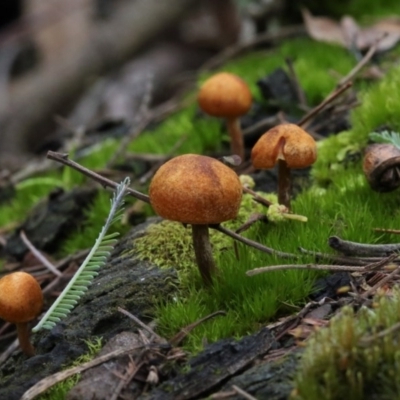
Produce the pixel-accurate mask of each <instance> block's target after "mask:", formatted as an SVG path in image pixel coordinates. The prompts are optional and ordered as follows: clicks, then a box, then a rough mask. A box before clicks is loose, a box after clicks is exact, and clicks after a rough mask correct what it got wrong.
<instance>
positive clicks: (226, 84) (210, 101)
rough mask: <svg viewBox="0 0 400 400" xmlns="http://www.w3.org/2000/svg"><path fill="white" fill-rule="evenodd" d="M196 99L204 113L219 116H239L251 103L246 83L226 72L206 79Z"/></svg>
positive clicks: (244, 112)
mask: <svg viewBox="0 0 400 400" xmlns="http://www.w3.org/2000/svg"><path fill="white" fill-rule="evenodd" d="M197 100H198V103H199V106H200V108H201V109H202V110H203V111H204V112H205V113H207V114H209V115H212V116H214V117H221V118H237V117H240V116H241V115H244V114H246V113H247V112H248V111H249V109H250V107H251V103H252V97H251V92H250V90H249V88H248V86H247V84H246V83H245V82H244V81H243V80H242V79H241V78H239V77H238V76H236V75H234V74H230V73H228V72H220V73H218V74H215V75H213V76H212V77H211V78H209V79H208V80H206V81H205V82H204V84H203V85H202V87H201V88H200V91H199V94H198V98H197Z"/></svg>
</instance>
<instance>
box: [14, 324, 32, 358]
mask: <svg viewBox="0 0 400 400" xmlns="http://www.w3.org/2000/svg"><path fill="white" fill-rule="evenodd" d="M15 325H16V326H17V335H18V341H19V346H20V347H21V350H22V352H23V353H25V354H26V355H27V356H28V357H32V356H34V355H35V349H34V347H33V346H32V343H31V341H30V339H29V336H30V331H29V328H28V323H27V322H19V323H16V324H15Z"/></svg>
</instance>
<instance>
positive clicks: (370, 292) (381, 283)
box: [361, 266, 400, 299]
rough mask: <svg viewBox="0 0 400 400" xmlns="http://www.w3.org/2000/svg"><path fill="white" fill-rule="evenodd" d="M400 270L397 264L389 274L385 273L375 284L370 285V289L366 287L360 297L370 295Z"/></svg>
mask: <svg viewBox="0 0 400 400" xmlns="http://www.w3.org/2000/svg"><path fill="white" fill-rule="evenodd" d="M399 271H400V266H398V267H397V268H396V269H395V270H393V271H392V272H391V273H390V274H389V275H386V276H385V277H384V278H383V279H381V280H380V281H379V282H378V283H377V284H376V285H374V286H372V288H371V289H368V290H367V291H366V292H364V293H363V294H362V295H361V297H363V298H364V299H366V298H367V297H369V296H371V295H372V294H373V293H375V292H376V291H377V290H378V289H379V288H380V287H382V286H383V285H385V284H386V283H388V282H389V281H390V280H391V279H392V278H393V277H394V276H395V275H396V274H397V273H398V272H399Z"/></svg>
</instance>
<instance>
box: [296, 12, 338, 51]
mask: <svg viewBox="0 0 400 400" xmlns="http://www.w3.org/2000/svg"><path fill="white" fill-rule="evenodd" d="M301 12H302V14H303V20H304V24H305V26H306V30H307V33H308V34H309V35H310V36H311V37H312V38H313V39H315V40H318V41H320V42H330V43H337V44H339V45H341V46H346V41H345V38H344V36H343V32H342V28H341V27H340V25H339V24H338V23H337V22H336V21H335V20H333V19H331V18H327V17H314V16H313V15H311V13H310V11H308V10H307V9H306V8H302V10H301Z"/></svg>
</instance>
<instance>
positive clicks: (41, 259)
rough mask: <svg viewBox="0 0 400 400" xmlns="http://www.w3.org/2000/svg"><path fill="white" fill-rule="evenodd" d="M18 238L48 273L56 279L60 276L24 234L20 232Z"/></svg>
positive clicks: (60, 273)
mask: <svg viewBox="0 0 400 400" xmlns="http://www.w3.org/2000/svg"><path fill="white" fill-rule="evenodd" d="M19 236H20V238H21V239H22V241H23V242H24V244H25V246H26V247H27V248H28V249H29V250H30V252H31V253H32V254H33V256H34V257H35V258H36V259H37V260H38V261H39V262H40V263H42V264H43V265H44V266H45V267H46V268H47V269H48V270H49V271H51V272H52V273H53V274H54V275H57V276H58V277H60V276H62V275H63V274H62V272H60V271H59V270H58V269H57V268H56V267H55V266H54V265H53V264H52V263H51V262H50V261H49V260H48V259H47V258H46V257H45V256H44V255H43V254H42V253H41V252H40V251H39V250H38V249H37V248H36V247H35V246H34V245H33V244H32V242H31V241H30V240H29V239H28V237H27V236H26V234H25V232H24V231H23V230H21V232H20V233H19Z"/></svg>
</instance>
